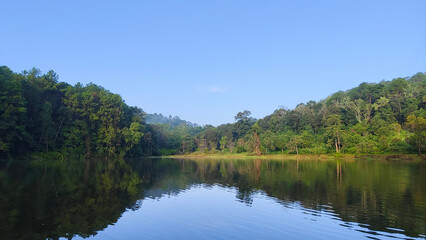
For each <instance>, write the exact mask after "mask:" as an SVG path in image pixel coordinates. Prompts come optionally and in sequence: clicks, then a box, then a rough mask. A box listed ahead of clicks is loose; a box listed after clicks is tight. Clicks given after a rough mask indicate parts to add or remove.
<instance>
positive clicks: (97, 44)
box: [0, 0, 426, 125]
mask: <svg viewBox="0 0 426 240" xmlns="http://www.w3.org/2000/svg"><path fill="white" fill-rule="evenodd" d="M425 10H426V1H424V0H418V1H416V0H408V1H389V0H386V1H284V0H279V1H267V0H265V1H249V0H241V1H234V0H215V1H203V0H194V1H184V0H182V1H176V0H173V1H105V0H103V1H92V0H90V1H87V0H86V1H19V0H14V1H4V0H3V1H0V31H1V37H0V65H6V66H9V67H10V68H11V69H12V70H13V71H15V72H21V71H22V70H28V69H30V68H32V67H37V68H40V69H41V70H42V71H43V72H47V71H48V70H50V69H53V70H54V71H56V72H57V73H58V74H59V76H60V80H61V81H65V82H68V83H71V84H75V83H77V82H81V83H84V84H85V83H89V82H93V83H96V84H98V85H102V86H103V87H105V88H106V89H109V90H111V91H112V92H114V93H118V94H120V95H121V96H122V97H123V98H124V99H125V101H126V103H127V104H129V105H136V106H139V107H141V108H142V109H143V110H145V111H146V112H148V113H154V112H157V113H163V114H165V115H169V114H171V115H178V116H179V117H181V118H182V119H185V120H189V121H192V122H195V123H199V124H207V123H209V124H213V125H218V124H220V123H226V122H233V121H234V119H233V117H234V116H235V115H236V113H237V112H239V111H242V110H245V109H247V110H250V111H251V112H252V114H253V116H254V117H256V118H261V117H263V116H265V115H268V114H270V113H272V112H273V111H274V110H275V109H277V108H278V107H279V106H286V107H288V108H294V107H295V106H296V105H297V104H298V103H300V102H307V101H309V100H316V101H318V100H321V99H323V98H325V97H327V96H328V95H330V94H331V93H333V92H336V91H338V90H346V89H349V88H352V87H355V86H358V85H359V84H360V83H361V82H378V81H380V80H383V79H386V80H390V79H392V78H395V77H400V76H401V77H405V76H411V75H413V74H415V73H416V72H420V71H422V72H424V71H426V14H425Z"/></svg>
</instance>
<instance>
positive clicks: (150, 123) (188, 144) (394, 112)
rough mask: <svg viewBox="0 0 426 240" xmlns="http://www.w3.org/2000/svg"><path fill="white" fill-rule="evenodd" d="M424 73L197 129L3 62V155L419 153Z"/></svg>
mask: <svg viewBox="0 0 426 240" xmlns="http://www.w3.org/2000/svg"><path fill="white" fill-rule="evenodd" d="M425 92H426V73H417V74H415V75H413V76H411V77H405V78H395V79H393V80H391V81H381V82H379V83H361V84H360V85H359V86H358V87H355V88H353V89H350V90H347V91H339V92H336V93H334V94H332V95H330V96H328V97H326V98H325V99H323V100H321V101H318V102H316V101H309V102H307V103H301V104H299V105H297V106H296V107H295V108H294V109H286V108H280V109H277V110H275V111H274V112H273V113H272V114H270V115H268V116H266V117H264V118H262V119H255V118H253V117H251V112H250V111H248V110H243V111H241V112H239V113H237V114H236V116H235V122H234V123H228V124H222V125H220V126H217V127H214V126H212V125H205V126H199V125H197V124H194V123H191V122H188V121H184V120H181V119H180V118H179V117H172V116H168V117H166V116H163V115H161V114H147V113H145V112H144V111H143V110H142V109H141V108H139V107H132V106H128V105H127V104H126V103H125V101H124V100H123V99H122V98H121V96H120V95H118V94H114V93H112V92H110V91H108V90H106V89H104V88H103V87H101V86H98V85H96V84H93V83H90V84H87V85H82V84H80V83H77V84H75V85H74V86H72V85H70V84H68V83H64V82H59V77H58V74H56V73H55V72H54V71H49V72H47V73H45V74H43V73H41V71H40V70H38V69H36V68H33V69H31V70H29V71H23V72H21V73H15V72H13V71H12V70H10V69H9V68H8V67H6V66H1V67H0V158H11V157H34V156H46V154H47V155H49V156H55V157H59V158H74V157H82V156H84V157H108V156H159V155H177V154H189V153H194V152H196V153H203V154H218V153H223V154H233V153H247V154H254V155H261V154H308V155H320V154H357V155H365V154H419V155H420V154H422V153H423V152H424V151H425V143H426V119H425V118H426V109H425V108H426V94H425Z"/></svg>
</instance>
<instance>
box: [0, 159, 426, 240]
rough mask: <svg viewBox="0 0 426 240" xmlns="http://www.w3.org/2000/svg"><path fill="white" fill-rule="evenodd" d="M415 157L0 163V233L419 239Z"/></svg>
mask: <svg viewBox="0 0 426 240" xmlns="http://www.w3.org/2000/svg"><path fill="white" fill-rule="evenodd" d="M425 167H426V164H425V162H415V161H381V160H357V161H340V160H338V161H334V160H333V161H316V160H312V161H310V160H303V161H302V160H300V161H295V160H289V161H281V160H196V161H193V160H177V159H130V160H109V161H105V160H78V161H77V160H76V161H67V162H58V161H36V162H31V163H29V162H25V161H13V162H0V239H83V238H89V239H366V238H370V239H395V238H396V239H413V238H419V239H424V238H425V235H426V170H425Z"/></svg>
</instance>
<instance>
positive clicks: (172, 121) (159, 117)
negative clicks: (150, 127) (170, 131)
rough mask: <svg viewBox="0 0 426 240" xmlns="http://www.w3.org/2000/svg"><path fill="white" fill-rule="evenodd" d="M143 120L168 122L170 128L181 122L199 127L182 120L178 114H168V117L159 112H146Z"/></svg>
mask: <svg viewBox="0 0 426 240" xmlns="http://www.w3.org/2000/svg"><path fill="white" fill-rule="evenodd" d="M145 121H146V123H148V124H168V125H169V126H170V127H172V128H173V127H177V126H179V125H181V124H185V125H188V126H190V127H199V125H198V124H196V123H192V122H189V121H185V120H182V119H180V118H179V117H178V116H171V115H169V116H168V117H166V116H164V115H163V114H161V113H160V114H158V113H154V114H147V115H146V116H145Z"/></svg>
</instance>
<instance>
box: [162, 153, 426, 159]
mask: <svg viewBox="0 0 426 240" xmlns="http://www.w3.org/2000/svg"><path fill="white" fill-rule="evenodd" d="M158 157H159V158H176V159H265V160H335V159H342V160H355V159H357V160H360V159H365V160H374V159H379V160H413V161H423V160H426V156H425V155H420V156H419V155H417V154H378V155H374V154H366V155H356V154H339V155H334V154H320V155H308V154H299V155H296V154H262V155H252V154H241V153H236V154H220V153H216V154H204V153H202V154H198V153H197V154H183V155H170V156H158Z"/></svg>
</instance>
